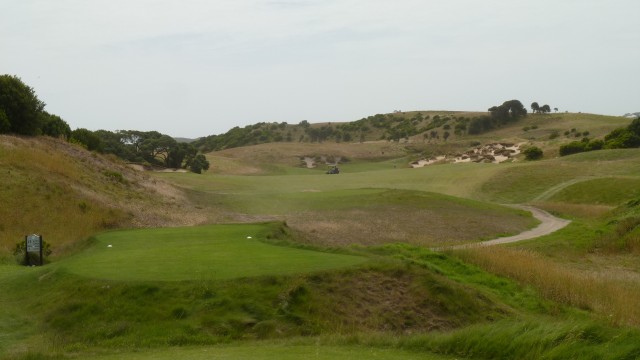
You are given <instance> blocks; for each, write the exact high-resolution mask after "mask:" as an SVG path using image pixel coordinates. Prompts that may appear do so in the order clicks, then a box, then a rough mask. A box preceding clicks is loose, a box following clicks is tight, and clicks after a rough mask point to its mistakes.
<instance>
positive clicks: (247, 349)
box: [95, 343, 452, 360]
mask: <svg viewBox="0 0 640 360" xmlns="http://www.w3.org/2000/svg"><path fill="white" fill-rule="evenodd" d="M95 358H96V359H100V360H110V359H122V360H146V359H158V360H162V359H176V358H179V359H193V360H199V359H202V360H204V359H212V358H214V359H220V360H226V359H229V360H231V359H233V360H237V359H256V360H271V359H273V360H280V359H282V360H287V359H291V360H297V359H303V358H313V359H318V360H325V359H326V360H332V359H379V360H396V359H397V360H414V359H415V360H417V359H424V360H439V359H450V358H452V357H449V356H443V355H435V354H430V353H425V352H415V351H408V350H401V349H393V348H378V347H369V346H358V345H354V346H345V345H343V346H339V345H320V344H318V345H289V344H283V345H279V344H269V343H267V344H255V343H252V344H250V345H248V344H240V345H223V346H216V347H205V348H202V347H199V348H191V349H189V348H186V349H185V348H168V349H162V350H155V351H144V352H139V353H127V354H117V355H112V356H98V357H95Z"/></svg>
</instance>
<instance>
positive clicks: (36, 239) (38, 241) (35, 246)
mask: <svg viewBox="0 0 640 360" xmlns="http://www.w3.org/2000/svg"><path fill="white" fill-rule="evenodd" d="M24 241H25V242H26V245H27V251H25V262H26V264H27V265H40V266H42V235H36V234H31V235H27V236H25V237H24ZM29 253H36V254H38V259H39V261H38V263H37V264H32V261H31V257H30V256H29Z"/></svg>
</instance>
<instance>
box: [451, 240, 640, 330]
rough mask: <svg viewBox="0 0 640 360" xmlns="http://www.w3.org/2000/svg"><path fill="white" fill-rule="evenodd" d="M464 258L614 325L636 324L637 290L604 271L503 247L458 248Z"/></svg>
mask: <svg viewBox="0 0 640 360" xmlns="http://www.w3.org/2000/svg"><path fill="white" fill-rule="evenodd" d="M458 256H460V257H461V258H462V259H463V260H464V261H469V262H472V263H475V264H478V265H479V266H481V267H482V268H483V269H486V270H487V271H490V272H492V273H495V274H499V275H502V276H507V277H509V278H513V279H516V280H518V281H520V282H521V283H523V284H531V285H533V286H534V287H535V288H537V289H538V290H539V291H540V292H541V293H542V294H543V296H545V297H546V298H547V299H549V300H551V301H555V302H558V303H562V304H567V305H570V306H574V307H577V308H581V309H586V310H592V311H594V312H596V313H598V314H600V316H602V317H603V318H605V319H608V320H610V321H612V322H613V323H615V324H618V325H634V326H637V325H640V311H639V310H638V308H637V307H636V306H635V305H634V304H636V303H638V301H640V290H639V289H638V288H637V286H635V284H633V283H632V282H629V281H625V280H619V279H616V278H613V277H610V276H607V274H606V273H604V274H597V273H592V272H587V271H584V272H579V271H577V270H576V268H574V267H567V266H563V265H560V264H557V263H555V262H553V261H550V260H548V259H545V258H543V257H541V256H540V255H538V254H536V253H533V252H528V251H522V250H513V249H505V248H494V249H475V250H466V251H461V252H459V255H458Z"/></svg>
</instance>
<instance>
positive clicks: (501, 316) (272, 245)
mask: <svg viewBox="0 0 640 360" xmlns="http://www.w3.org/2000/svg"><path fill="white" fill-rule="evenodd" d="M627 122H628V121H627V120H626V119H620V118H614V117H601V116H594V115H589V114H558V115H549V116H530V117H528V118H527V119H525V120H523V122H522V123H519V124H516V125H515V126H507V127H504V128H501V129H498V130H497V131H495V132H492V133H486V134H483V135H482V136H481V137H478V138H475V137H474V138H471V137H466V136H463V137H457V136H454V137H452V138H451V139H450V141H448V142H447V143H446V144H444V143H440V144H425V143H423V142H422V141H419V142H417V143H409V144H399V143H390V142H375V143H374V142H372V143H365V144H327V143H325V144H267V145H261V146H258V147H248V148H243V149H229V150H225V151H223V152H219V153H215V154H209V158H210V160H211V161H212V169H211V170H210V171H209V172H207V173H205V174H204V175H195V174H183V173H167V174H157V176H155V175H152V177H150V178H149V176H148V175H147V174H135V173H131V172H129V171H127V170H126V168H124V167H118V166H115V167H114V166H113V164H111V163H110V162H109V160H108V159H104V158H102V157H100V156H97V155H91V154H89V153H86V152H84V151H83V150H81V149H77V148H74V147H66V145H63V144H62V143H57V142H55V141H53V142H52V141H49V140H46V141H44V140H42V141H40V140H24V139H23V140H14V139H13V138H7V137H1V138H0V167H1V168H2V170H3V171H4V170H7V173H6V174H4V173H2V172H0V180H1V181H2V183H3V185H5V186H4V187H3V189H0V200H2V201H3V203H4V204H9V205H8V206H4V207H3V209H4V212H2V210H0V215H1V216H0V230H1V231H0V246H2V247H3V248H2V250H1V252H2V253H3V254H7V253H8V252H9V251H10V247H12V246H13V245H14V244H15V242H17V241H18V240H20V239H22V237H23V236H24V233H28V232H42V233H43V235H44V236H45V240H47V241H51V242H52V243H53V245H54V250H57V249H60V248H61V247H65V246H75V247H73V248H72V249H70V250H66V251H64V252H62V253H61V254H59V257H58V258H54V263H52V264H50V265H47V266H45V267H42V268H21V267H18V266H13V265H9V261H10V260H11V259H10V258H9V257H8V256H4V257H3V258H2V260H0V288H1V289H2V290H1V291H0V334H2V335H0V357H2V358H9V359H29V358H31V359H47V358H51V359H53V358H83V357H84V358H86V357H94V356H98V355H101V356H102V355H103V356H106V358H109V357H110V358H125V359H126V358H132V359H136V358H142V359H144V358H162V357H169V356H171V357H180V358H194V359H197V358H201V357H202V356H208V357H211V355H212V354H213V356H215V357H220V358H225V357H226V358H243V357H244V358H260V357H262V358H265V359H269V358H276V357H277V358H287V357H289V358H299V357H302V356H304V357H316V358H323V357H324V358H358V357H360V358H362V357H367V358H369V357H373V358H375V357H374V356H378V357H379V358H382V359H384V358H401V359H402V358H408V359H410V358H425V357H426V358H435V359H439V358H447V357H449V358H451V357H455V358H459V357H465V358H484V359H510V358H522V359H534V358H616V359H624V358H636V357H637V356H638V355H639V354H640V350H639V349H638V344H639V343H640V334H639V333H638V331H637V326H638V322H640V313H639V312H638V311H636V310H635V304H636V303H637V302H638V300H640V293H639V292H638V290H636V289H637V288H638V287H637V284H638V280H637V273H638V271H639V267H638V265H637V255H636V254H637V253H640V250H639V249H640V240H638V239H639V238H640V237H638V229H637V218H638V217H639V216H640V210H638V207H637V206H636V205H637V204H636V203H635V201H636V200H637V198H638V197H639V195H638V194H636V192H635V191H636V188H638V186H637V185H638V183H637V181H638V178H640V167H639V165H638V164H640V161H639V160H640V152H639V151H638V150H637V149H636V150H607V151H596V152H591V153H583V154H576V155H572V156H568V157H563V158H558V159H555V158H553V156H554V155H553V154H554V151H556V150H555V149H557V146H558V145H559V144H561V143H563V142H567V141H571V140H574V139H573V138H564V137H563V136H562V135H561V136H560V138H557V139H555V140H551V141H549V140H548V136H549V134H550V133H551V132H552V131H559V132H560V134H562V133H563V132H564V131H566V130H570V129H571V128H577V129H578V130H579V131H589V132H590V133H591V134H592V136H602V135H603V134H605V133H606V132H608V131H609V130H610V129H611V128H614V127H618V126H620V125H625V124H626V123H627ZM524 125H536V126H537V128H536V129H535V130H531V131H528V132H524V131H523V130H522V128H523V126H524ZM471 140H479V141H481V142H483V143H487V142H494V141H508V142H519V141H527V142H528V143H530V144H533V145H540V146H541V147H542V148H544V150H545V155H546V160H543V161H539V162H515V163H510V164H500V165H495V164H467V165H463V164H451V165H438V166H430V167H425V168H421V169H408V168H407V165H408V162H410V161H412V160H414V159H415V157H419V156H423V155H424V154H435V153H438V152H439V151H445V152H456V151H461V150H464V149H466V148H468V147H469V146H470V141H471ZM23 142H24V143H23ZM60 149H63V151H62V152H58V151H57V150H60ZM322 155H328V156H345V157H347V158H348V159H349V161H348V162H347V163H345V164H344V165H342V166H341V169H342V170H343V173H342V174H340V175H338V176H328V175H324V174H323V169H321V168H318V169H306V168H303V167H301V166H300V157H301V156H322ZM9 171H10V173H9ZM120 175H122V176H120ZM247 175H249V176H247ZM160 179H166V180H169V181H171V182H172V183H175V184H178V185H179V186H181V187H182V188H183V189H187V192H188V193H190V195H189V196H190V199H189V201H186V200H184V201H183V199H182V198H181V195H180V192H176V191H169V190H170V188H168V187H164V188H162V187H161V186H162V184H164V182H163V181H161V180H160ZM159 186H160V190H158V189H159ZM41 199H45V201H44V204H46V206H40V207H39V206H36V204H40V203H42V202H41V201H39V200H41ZM112 201H113V207H114V208H117V209H119V210H113V211H111V212H110V210H109V209H110V205H109V203H110V202H112ZM520 202H535V203H536V204H538V205H539V206H541V207H543V208H545V209H547V210H551V211H553V212H555V213H556V214H560V215H563V216H566V217H569V218H571V219H572V220H573V222H572V224H571V225H570V226H568V227H567V228H565V229H563V230H561V231H559V232H557V233H554V234H551V235H548V236H545V237H543V238H541V239H536V240H531V241H526V242H523V243H519V244H512V245H509V246H507V247H504V248H491V249H477V250H470V251H468V252H456V253H455V256H456V257H452V256H451V255H450V254H442V253H434V252H431V251H429V250H427V249H425V248H424V247H420V246H417V245H422V246H424V245H425V244H430V243H433V242H437V241H440V240H438V239H446V240H445V241H460V240H461V239H462V240H463V241H475V240H478V239H482V238H487V237H493V236H496V235H507V234H510V233H514V232H519V231H521V230H522V229H524V228H528V227H530V226H532V219H531V217H529V216H527V215H526V214H524V213H522V212H519V211H515V210H512V209H508V208H505V207H502V206H499V205H496V204H495V203H520ZM24 204H28V206H24ZM132 204H134V205H135V206H131V205H132ZM185 204H187V205H188V206H189V207H188V208H185V207H184V206H183V205H185ZM621 204H626V205H622V206H619V205H621ZM633 204H636V205H633ZM625 206H626V207H625ZM15 209H19V211H14V210H15ZM173 214H175V215H176V217H173ZM202 214H205V215H206V216H210V217H209V218H208V219H213V218H215V219H216V220H217V221H221V222H231V221H238V222H252V221H255V220H256V219H259V220H260V221H265V220H266V219H271V220H273V219H275V220H280V222H279V223H276V222H273V223H260V224H235V225H215V226H202V227H195V228H188V227H179V228H163V229H141V230H125V231H110V232H106V233H100V234H99V235H97V236H95V238H94V239H92V240H91V241H84V240H83V239H86V238H87V237H88V236H89V235H90V234H93V233H95V232H97V231H98V230H102V229H105V228H108V227H110V226H111V227H121V226H124V225H125V224H129V225H135V226H143V225H144V226H151V225H158V224H162V225H163V226H167V225H175V224H178V223H189V224H191V223H202V222H206V221H207V220H206V219H207V217H206V216H205V217H200V216H201V215H202ZM185 215H186V217H185ZM214 216H215V217H214ZM180 217H181V218H180ZM69 219H73V221H69ZM176 219H179V221H176ZM283 220H286V223H287V224H288V226H289V228H288V229H287V228H284V232H283V231H282V229H283V228H281V227H280V225H281V224H282V221H283ZM461 220H462V221H461ZM33 224H40V226H41V227H42V229H44V230H42V231H40V230H24V229H26V228H28V227H29V226H32V225H33ZM248 236H251V239H249V238H248ZM359 236H360V237H359ZM16 237H17V238H18V240H15V238H16ZM452 239H453V240H452ZM371 240H376V241H371ZM301 241H306V242H307V243H311V244H313V246H304V245H300V244H299V243H298V242H301ZM367 241H370V242H367ZM389 242H394V243H393V244H389ZM396 242H403V243H405V244H398V243H396ZM352 243H360V244H366V245H368V246H350V247H349V249H342V250H340V251H337V250H333V251H330V250H328V249H326V248H324V249H322V248H320V246H344V245H345V244H352ZM406 243H413V245H407V244H406ZM107 245H112V247H107ZM314 249H315V250H322V251H314ZM70 252H74V253H75V254H74V255H73V256H71V257H67V255H68V254H69V253H70ZM354 254H355V255H354ZM487 270H488V271H487ZM42 294H46V296H43V295H42ZM196 346H197V347H196ZM434 354H435V355H434Z"/></svg>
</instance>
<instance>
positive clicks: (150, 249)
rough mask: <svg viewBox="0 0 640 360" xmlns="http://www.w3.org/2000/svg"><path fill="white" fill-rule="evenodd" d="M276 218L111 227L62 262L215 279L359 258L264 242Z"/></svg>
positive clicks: (304, 269)
mask: <svg viewBox="0 0 640 360" xmlns="http://www.w3.org/2000/svg"><path fill="white" fill-rule="evenodd" d="M278 226H279V224H265V225H209V226H199V227H187V228H165V229H139V230H126V231H112V232H107V233H103V234H100V235H97V236H96V238H95V243H94V245H93V247H92V248H90V249H89V250H87V251H86V252H85V253H83V254H82V256H76V257H74V258H71V259H69V260H67V261H63V262H61V263H60V264H59V265H58V266H62V267H63V268H65V269H66V270H68V271H70V272H72V273H74V274H78V275H81V276H84V277H88V278H94V279H108V280H119V281H181V280H217V279H232V278H241V277H253V276H266V275H285V274H301V273H309V272H314V271H325V270H330V269H336V268H341V267H349V266H354V265H358V264H362V263H363V262H365V261H366V260H367V259H366V258H362V257H358V256H352V255H343V254H330V253H324V252H318V251H311V250H304V249H296V248H290V247H282V246H275V245H271V244H268V243H265V242H263V241H264V240H266V239H267V238H268V237H271V236H272V233H273V232H275V231H276V230H277V227H278Z"/></svg>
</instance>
